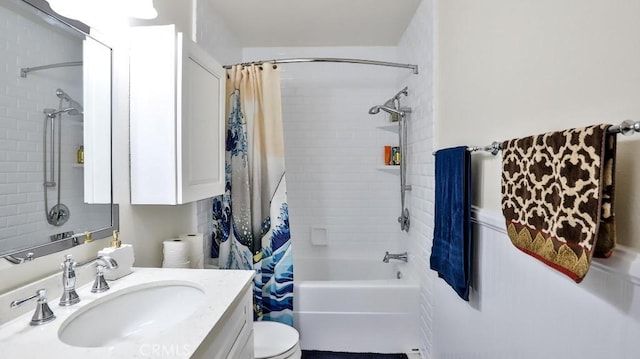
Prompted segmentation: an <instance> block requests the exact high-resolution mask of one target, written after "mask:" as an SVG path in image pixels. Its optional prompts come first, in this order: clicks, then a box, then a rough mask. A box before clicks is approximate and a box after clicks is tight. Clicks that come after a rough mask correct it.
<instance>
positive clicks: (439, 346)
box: [426, 0, 640, 359]
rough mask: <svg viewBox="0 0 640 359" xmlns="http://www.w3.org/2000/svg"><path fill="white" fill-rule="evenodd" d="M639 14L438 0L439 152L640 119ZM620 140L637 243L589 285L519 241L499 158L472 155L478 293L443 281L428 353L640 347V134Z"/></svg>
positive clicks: (511, 354)
mask: <svg viewBox="0 0 640 359" xmlns="http://www.w3.org/2000/svg"><path fill="white" fill-rule="evenodd" d="M639 11H640V3H638V2H637V1H633V0H616V1H607V2H604V1H596V0H588V1H578V0H562V1H550V0H543V1H540V0H536V1H533V0H531V1H529V0H526V1H517V2H514V1H506V0H487V1H482V2H478V1H472V0H456V1H438V2H436V47H435V50H436V66H435V69H436V73H435V74H436V93H435V98H436V101H437V102H436V106H435V109H436V112H435V114H436V117H435V118H436V136H435V138H436V148H442V147H449V146H453V145H472V144H479V145H485V144H489V143H491V142H492V141H494V140H505V139H509V138H514V137H521V136H527V135H532V134H536V133H542V132H547V131H553V130H560V129H564V128H570V127H578V126H584V125H589V124H594V123H601V122H608V123H614V124H616V123H618V122H620V121H622V120H624V119H626V118H634V119H635V120H638V113H640V103H639V102H638V101H637V97H638V96H637V94H638V93H639V90H640V81H639V80H640V68H639V67H638V66H637V64H638V62H639V60H640V51H639V48H638V46H637V38H638V35H639V34H640V24H639V23H638V22H637V21H636V14H638V12H639ZM619 137H620V136H619ZM621 142H622V143H620V145H619V150H618V168H617V176H618V177H617V183H616V187H617V188H616V191H617V195H618V197H617V199H618V205H617V207H616V210H617V219H618V229H619V231H618V235H619V242H621V243H624V244H626V245H628V246H631V247H633V249H632V250H627V249H625V248H620V249H618V250H617V251H616V252H615V254H614V257H613V258H611V259H608V260H598V261H597V262H596V263H595V264H593V265H592V267H591V270H590V272H589V273H588V274H587V277H586V279H585V280H584V281H583V282H582V283H581V284H575V283H574V282H573V281H571V280H569V279H568V278H566V277H565V276H563V275H561V274H559V273H557V272H555V271H553V270H551V269H549V268H548V267H547V266H545V265H544V264H542V263H540V262H538V261H536V260H533V259H532V258H531V257H529V256H526V255H525V254H522V253H521V252H520V251H518V250H516V249H515V247H514V246H513V245H511V243H510V241H509V239H508V237H507V236H506V235H505V233H504V229H503V227H504V224H503V219H502V218H501V213H500V175H501V172H500V171H501V168H500V156H497V157H492V156H491V155H486V154H481V153H476V154H474V155H473V171H474V192H475V196H474V199H473V203H474V205H476V206H479V207H480V208H481V209H480V212H478V213H477V214H476V217H478V220H479V222H480V223H479V224H478V225H477V226H475V228H474V230H475V232H474V233H475V238H474V243H475V245H476V250H475V256H474V259H475V264H474V271H475V274H474V288H473V291H472V299H471V302H470V303H466V302H464V301H461V300H460V299H459V298H457V296H456V295H455V294H454V292H453V291H452V290H451V289H450V288H449V287H448V286H447V285H446V284H445V283H444V281H442V280H440V279H434V282H433V286H432V292H431V296H430V299H431V302H432V308H431V310H430V311H429V312H430V313H431V314H430V316H429V317H430V318H431V325H430V333H431V336H430V341H431V342H432V344H433V346H432V348H431V349H430V350H431V352H432V354H431V356H430V357H432V358H469V357H473V358H492V359H494V358H601V357H603V356H607V357H615V358H635V357H638V356H639V355H640V349H639V347H638V346H637V345H636V344H635V343H636V342H637V339H636V338H637V337H638V335H639V334H640V324H639V323H640V309H639V308H638V307H639V304H638V303H640V301H639V300H638V298H639V295H640V292H639V290H638V285H639V280H638V277H639V273H640V271H639V270H638V268H637V264H636V263H638V253H637V250H638V249H640V242H639V241H638V240H637V235H635V234H636V233H637V232H638V229H640V227H638V226H640V223H638V221H637V218H638V216H637V214H636V212H637V210H638V209H639V208H640V190H639V189H638V187H637V185H635V184H636V183H637V182H638V178H639V176H640V164H638V161H637V153H640V152H639V150H640V136H637V135H636V136H634V137H632V138H630V139H629V140H623V141H621ZM430 170H431V169H430ZM634 222H635V223H634ZM429 246H430V244H429ZM426 302H428V300H427V301H426ZM427 327H428V326H427Z"/></svg>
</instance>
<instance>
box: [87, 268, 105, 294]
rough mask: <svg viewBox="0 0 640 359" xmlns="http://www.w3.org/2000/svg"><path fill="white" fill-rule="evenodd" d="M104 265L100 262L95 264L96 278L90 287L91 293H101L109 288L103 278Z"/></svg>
mask: <svg viewBox="0 0 640 359" xmlns="http://www.w3.org/2000/svg"><path fill="white" fill-rule="evenodd" d="M104 268H105V267H104V266H103V265H102V264H100V263H98V265H97V266H96V280H95V281H94V282H93V287H91V293H102V292H106V291H108V290H109V284H108V283H107V281H106V280H105V279H104V272H103V271H104Z"/></svg>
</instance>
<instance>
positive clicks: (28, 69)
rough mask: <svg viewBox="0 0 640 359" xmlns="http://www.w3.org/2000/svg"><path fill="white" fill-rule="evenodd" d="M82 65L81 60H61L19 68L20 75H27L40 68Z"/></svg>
mask: <svg viewBox="0 0 640 359" xmlns="http://www.w3.org/2000/svg"><path fill="white" fill-rule="evenodd" d="M69 66H82V61H71V62H61V63H58V64H49V65H42V66H34V67H23V68H21V69H20V77H27V73H29V72H33V71H40V70H48V69H55V68H58V67H69Z"/></svg>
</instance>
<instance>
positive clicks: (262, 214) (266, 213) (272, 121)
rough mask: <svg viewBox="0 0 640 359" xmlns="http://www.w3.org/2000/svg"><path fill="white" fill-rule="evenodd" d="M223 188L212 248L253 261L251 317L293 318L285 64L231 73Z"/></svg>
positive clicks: (227, 262)
mask: <svg viewBox="0 0 640 359" xmlns="http://www.w3.org/2000/svg"><path fill="white" fill-rule="evenodd" d="M227 99H228V101H229V103H228V106H227V121H228V122H227V140H226V190H225V193H224V194H223V195H222V196H218V197H216V198H215V199H214V202H213V221H214V228H213V241H212V248H211V255H212V257H213V258H216V257H217V258H218V263H219V265H220V268H226V269H254V270H255V271H256V276H255V279H254V284H255V286H254V317H255V319H256V320H272V321H278V322H281V323H285V324H289V325H293V315H292V311H293V259H292V257H291V236H290V232H289V211H288V205H287V195H286V181H285V168H284V138H283V130H282V104H281V94H280V70H279V69H278V68H276V67H275V66H270V65H269V66H267V65H265V66H256V65H252V66H239V65H238V66H234V67H233V68H232V69H231V70H230V71H229V78H228V81H227Z"/></svg>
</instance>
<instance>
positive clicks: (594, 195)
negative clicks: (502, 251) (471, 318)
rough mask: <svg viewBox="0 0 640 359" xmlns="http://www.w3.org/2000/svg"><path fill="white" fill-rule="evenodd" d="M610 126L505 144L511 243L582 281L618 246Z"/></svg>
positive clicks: (504, 184)
mask: <svg viewBox="0 0 640 359" xmlns="http://www.w3.org/2000/svg"><path fill="white" fill-rule="evenodd" d="M609 126H610V125H597V126H590V127H585V128H579V129H570V130H565V131H562V132H550V133H545V134H540V135H536V136H530V137H525V138H519V139H513V140H509V141H505V142H504V143H503V144H502V155H503V158H502V213H503V214H504V217H505V220H506V224H507V232H508V234H509V238H510V239H511V242H512V243H513V244H514V245H515V246H516V247H517V248H519V249H520V250H522V251H523V252H525V253H527V254H529V255H531V256H533V257H535V258H537V259H539V260H541V261H542V262H544V263H546V264H548V265H549V266H551V267H553V268H555V269H557V270H559V271H561V272H562V273H564V274H566V275H568V276H569V277H571V278H572V279H573V280H575V281H576V282H578V283H579V282H580V281H582V279H583V278H584V276H585V275H586V274H587V271H588V270H589V265H590V264H591V257H592V256H596V257H605V258H606V257H609V256H610V255H611V253H612V250H613V248H614V247H615V222H614V214H613V205H614V172H615V154H616V140H617V138H616V137H617V136H616V135H615V134H607V128H609Z"/></svg>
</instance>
